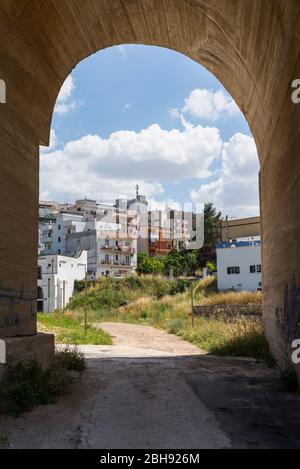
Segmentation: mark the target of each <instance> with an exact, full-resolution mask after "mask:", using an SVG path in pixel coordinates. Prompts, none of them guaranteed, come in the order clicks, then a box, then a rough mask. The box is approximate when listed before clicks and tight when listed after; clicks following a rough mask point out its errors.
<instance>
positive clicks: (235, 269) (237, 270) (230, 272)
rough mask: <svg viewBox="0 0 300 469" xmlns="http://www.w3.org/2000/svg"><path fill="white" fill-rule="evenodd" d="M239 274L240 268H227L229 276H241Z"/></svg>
mask: <svg viewBox="0 0 300 469" xmlns="http://www.w3.org/2000/svg"><path fill="white" fill-rule="evenodd" d="M239 273H240V268H239V267H238V266H235V267H227V274H228V275H233V274H239Z"/></svg>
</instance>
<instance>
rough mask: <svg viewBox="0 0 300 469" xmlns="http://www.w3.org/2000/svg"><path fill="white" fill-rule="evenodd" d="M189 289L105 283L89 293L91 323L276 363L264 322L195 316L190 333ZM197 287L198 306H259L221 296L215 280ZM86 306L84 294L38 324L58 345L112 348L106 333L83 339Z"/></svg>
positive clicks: (246, 297)
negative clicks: (138, 328)
mask: <svg viewBox="0 0 300 469" xmlns="http://www.w3.org/2000/svg"><path fill="white" fill-rule="evenodd" d="M191 285H192V284H191V282H190V281H188V280H185V279H176V280H168V279H165V278H161V277H158V276H151V275H149V276H132V277H127V278H122V279H114V278H101V279H99V280H98V281H97V282H96V283H94V284H93V285H92V286H91V287H90V288H89V290H88V309H89V311H88V317H89V323H90V324H93V323H100V322H102V321H123V322H131V323H137V324H145V325H151V326H154V327H158V328H162V329H165V330H167V331H169V332H170V333H172V334H177V335H178V336H180V337H182V338H183V339H185V340H188V341H190V342H192V343H194V344H195V345H197V346H198V347H199V348H200V349H203V350H206V351H208V352H210V353H213V354H217V355H232V356H246V357H253V358H256V359H259V360H264V361H265V362H267V363H268V364H272V363H273V359H272V357H271V354H270V352H269V349H268V345H267V342H266V339H265V336H264V332H263V326H262V324H261V323H260V322H255V321H252V320H251V319H237V320H236V321H234V322H232V321H230V322H228V323H227V322H225V321H224V319H222V318H220V319H206V318H203V317H195V321H194V327H193V328H192V327H191V316H190V313H191ZM193 285H196V283H193ZM197 285H199V288H198V289H197V292H196V296H195V303H196V304H213V303H215V304H219V303H242V304H246V303H259V302H260V301H261V294H260V293H251V292H228V293H217V287H216V278H215V277H213V276H210V277H206V278H204V279H203V280H201V281H200V282H199V283H198V284H197ZM83 306H84V294H83V293H82V292H81V293H78V294H77V295H76V296H75V297H74V299H73V300H72V301H71V303H70V305H69V307H68V310H67V311H64V312H56V313H54V314H53V315H45V314H43V315H39V316H38V320H39V323H40V324H42V326H44V327H46V328H47V329H48V330H51V331H53V332H55V333H56V335H57V339H58V341H60V342H65V343H77V344H79V343H91V344H93V343H94V344H97V343H98V344H103V343H104V344H111V343H112V342H111V338H110V337H109V336H108V335H107V334H105V333H104V332H103V331H101V330H98V329H97V330H96V329H94V328H93V327H91V326H90V327H89V329H88V335H87V336H85V335H84V328H83V326H82V323H83V314H84V311H83ZM78 331H79V332H78Z"/></svg>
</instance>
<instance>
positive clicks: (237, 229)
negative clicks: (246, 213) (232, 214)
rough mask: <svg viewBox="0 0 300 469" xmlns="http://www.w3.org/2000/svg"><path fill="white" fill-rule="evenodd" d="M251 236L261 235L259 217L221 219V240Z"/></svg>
mask: <svg viewBox="0 0 300 469" xmlns="http://www.w3.org/2000/svg"><path fill="white" fill-rule="evenodd" d="M252 236H261V222H260V217H248V218H235V219H233V220H223V221H222V237H221V238H222V239H221V241H223V242H224V241H229V240H230V239H233V240H236V239H237V238H248V237H252Z"/></svg>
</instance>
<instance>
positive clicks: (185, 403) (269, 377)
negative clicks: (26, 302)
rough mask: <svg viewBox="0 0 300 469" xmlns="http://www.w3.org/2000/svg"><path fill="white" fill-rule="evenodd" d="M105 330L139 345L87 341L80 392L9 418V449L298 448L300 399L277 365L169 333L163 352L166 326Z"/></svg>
mask: <svg viewBox="0 0 300 469" xmlns="http://www.w3.org/2000/svg"><path fill="white" fill-rule="evenodd" d="M102 327H104V328H105V329H107V330H111V329H112V328H113V327H115V329H114V331H115V334H116V338H115V341H116V342H118V343H119V344H120V343H121V344H122V342H124V340H125V337H126V340H128V342H129V343H130V342H131V343H133V342H134V341H135V345H134V346H133V345H124V343H123V344H122V345H114V346H83V347H82V350H83V351H84V353H85V355H86V357H87V363H88V369H87V370H86V371H85V372H84V373H83V375H82V377H81V378H80V379H78V380H77V382H76V383H75V384H74V387H73V392H72V394H71V395H69V396H65V397H63V398H61V399H60V400H59V402H58V403H57V404H55V405H49V406H42V407H39V408H36V409H34V410H33V411H31V412H30V413H28V414H26V415H25V416H24V417H22V418H19V419H12V418H7V419H2V421H1V422H0V425H1V431H0V433H1V435H2V438H1V439H2V440H5V438H3V436H5V437H6V438H7V439H8V443H5V444H3V445H2V446H3V447H11V448H100V449H102V448H103V449H109V448H122V449H124V448H159V449H160V448H177V449H179V448H231V447H234V448H239V447H241V448H249V447H250V448H279V447H280V448H285V447H298V448H300V398H299V396H295V395H293V394H289V393H286V392H284V391H283V389H282V388H281V386H280V385H279V383H278V375H277V372H276V371H274V370H271V369H268V368H266V367H265V366H263V365H259V364H257V363H255V361H253V360H243V359H230V358H217V357H213V356H208V355H204V354H201V353H200V354H199V355H196V354H193V353H191V354H190V355H188V354H186V353H184V351H185V350H186V346H189V344H186V343H184V342H183V341H181V340H180V339H178V340H176V342H177V344H178V349H177V352H176V350H175V349H174V337H173V336H170V335H168V334H165V335H166V337H165V345H164V350H159V349H157V348H155V347H156V345H155V344H156V343H158V342H159V338H160V337H161V332H160V331H156V329H153V328H147V327H145V326H131V325H127V324H116V325H112V324H107V325H103V324H102ZM136 328H138V331H139V334H138V335H137V329H136ZM117 329H118V330H117ZM133 329H134V330H133ZM155 333H157V335H155ZM132 334H134V337H135V338H133V336H132ZM150 336H151V337H152V339H153V340H152V343H150V342H151V341H150ZM145 337H148V340H147V341H146V343H147V346H146V348H144V346H145V343H144V338H145ZM167 338H169V339H170V348H169V346H168V343H167ZM151 347H153V348H151ZM181 347H182V349H181ZM192 347H193V346H192ZM191 352H193V351H192V350H191Z"/></svg>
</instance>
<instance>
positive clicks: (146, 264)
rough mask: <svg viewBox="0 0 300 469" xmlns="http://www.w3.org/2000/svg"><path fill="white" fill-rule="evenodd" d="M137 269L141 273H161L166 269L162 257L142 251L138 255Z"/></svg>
mask: <svg viewBox="0 0 300 469" xmlns="http://www.w3.org/2000/svg"><path fill="white" fill-rule="evenodd" d="M136 270H137V272H138V273H139V274H159V273H161V272H163V271H164V262H163V260H161V259H158V258H156V257H150V256H148V255H147V254H145V253H143V252H140V253H139V254H138V257H137V268H136Z"/></svg>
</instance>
